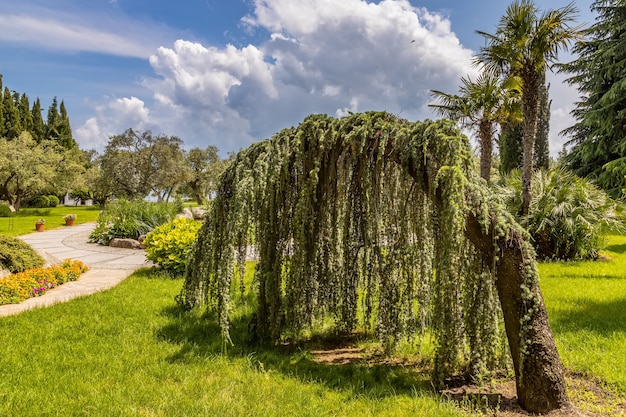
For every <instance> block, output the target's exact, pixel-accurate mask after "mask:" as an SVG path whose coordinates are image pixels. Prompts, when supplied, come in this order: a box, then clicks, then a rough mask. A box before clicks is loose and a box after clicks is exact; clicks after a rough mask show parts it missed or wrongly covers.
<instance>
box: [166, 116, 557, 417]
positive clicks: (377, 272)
mask: <svg viewBox="0 0 626 417" xmlns="http://www.w3.org/2000/svg"><path fill="white" fill-rule="evenodd" d="M472 166H473V165H472V154H471V149H470V147H469V142H468V140H467V138H466V137H465V136H463V135H462V134H461V133H460V132H459V130H458V129H457V128H455V127H454V125H453V124H452V122H450V121H437V122H430V121H428V122H424V123H420V122H414V123H413V122H407V121H404V120H400V119H397V118H396V117H395V116H393V115H390V114H387V113H365V114H354V115H351V116H349V117H346V118H343V119H334V118H331V117H328V116H325V115H314V116H309V117H308V118H307V119H305V120H304V121H303V122H302V123H301V124H300V125H299V126H298V127H296V128H291V129H286V130H283V131H281V132H279V133H278V134H276V135H275V136H274V137H273V138H271V139H268V140H266V141H262V142H259V143H256V144H254V145H252V146H251V147H250V148H248V149H247V150H244V151H241V152H240V153H239V154H238V155H237V156H236V158H235V160H234V161H233V163H232V164H231V165H230V166H229V167H228V168H227V169H226V171H225V172H224V173H223V174H222V176H221V181H220V184H219V187H218V193H217V196H216V198H215V199H214V201H213V204H212V208H211V212H210V214H209V217H208V218H207V220H206V221H205V223H204V225H203V227H202V229H201V230H200V233H199V236H198V240H197V241H196V242H195V243H194V246H193V248H192V250H191V253H190V258H189V260H188V265H187V270H186V273H185V283H184V284H183V288H182V290H181V293H180V294H179V296H178V301H179V302H180V303H181V304H182V305H183V306H185V307H187V308H193V307H194V306H196V305H199V304H204V303H206V304H208V307H209V308H210V309H212V310H214V311H215V312H216V314H217V317H218V320H219V323H220V325H221V328H222V334H223V337H224V341H225V343H226V342H228V341H229V313H228V312H229V303H230V300H231V288H234V286H235V285H236V282H237V280H240V284H239V285H240V287H241V288H242V291H243V278H242V271H243V269H242V268H243V263H244V261H245V254H246V248H247V247H248V245H251V244H254V245H256V249H257V251H258V255H259V262H258V264H257V265H256V270H255V284H256V285H257V287H256V288H257V290H258V294H257V297H258V310H257V313H256V314H257V320H258V321H257V329H256V330H257V332H258V334H259V336H260V337H262V338H264V339H265V340H267V341H273V342H278V341H279V340H280V339H281V337H282V336H284V335H287V334H295V332H297V331H298V330H300V329H304V328H306V327H308V326H313V324H314V323H315V322H317V321H318V320H319V319H322V318H329V317H332V318H334V319H335V320H336V326H337V327H338V330H343V331H345V332H349V331H352V330H354V329H355V328H356V327H357V326H363V327H366V328H367V327H368V326H373V327H375V330H376V332H377V334H378V335H379V337H380V338H381V339H382V340H383V342H385V343H389V342H393V340H397V338H399V337H402V336H403V335H408V334H409V333H411V332H414V331H416V330H418V329H419V328H420V327H421V328H426V327H428V328H429V329H431V330H432V332H433V334H434V337H435V339H436V345H437V350H436V355H435V370H434V378H435V381H436V382H437V383H441V382H442V381H443V378H444V377H445V376H446V375H449V374H451V373H453V372H455V371H458V370H459V366H460V365H462V364H461V363H460V359H459V358H461V356H462V355H463V354H465V353H467V357H466V359H467V362H468V365H469V371H470V372H475V373H476V372H481V371H484V370H486V369H491V368H493V367H494V366H496V365H497V363H496V362H497V353H498V352H497V351H498V345H499V344H500V343H501V342H502V340H501V339H499V335H500V332H499V331H498V324H499V320H500V319H501V317H502V318H503V319H504V323H505V328H506V335H507V339H508V344H509V349H510V353H511V357H512V362H513V367H514V370H515V374H516V384H517V392H518V398H519V402H520V404H521V405H522V406H523V407H524V408H525V409H527V410H530V411H533V412H544V411H549V410H552V409H555V408H560V407H563V406H565V405H566V404H567V403H568V399H567V394H566V391H565V384H564V379H563V368H562V364H561V361H560V358H559V356H558V353H557V350H556V345H555V343H554V340H553V337H552V332H551V330H550V327H549V325H548V320H547V313H546V310H545V307H544V303H543V298H542V295H541V292H540V289H539V284H538V275H537V269H536V264H535V257H534V256H535V253H534V251H533V248H532V246H531V245H530V244H529V243H528V240H529V237H528V235H527V233H526V232H525V231H524V230H523V229H522V228H521V227H520V226H519V225H518V224H517V223H515V221H514V220H513V219H512V217H511V215H510V214H508V212H507V211H506V210H505V209H504V208H503V207H501V205H500V204H498V203H497V202H496V199H495V197H494V196H493V194H492V193H491V192H490V191H489V189H488V188H487V187H486V185H484V183H483V182H482V181H479V180H478V177H477V174H475V173H474V172H473V169H472ZM253 239H254V240H253ZM231 285H232V286H233V287H231ZM498 299H499V300H500V303H499V305H498V302H497V300H498ZM359 311H362V316H363V319H362V321H360V322H359V319H358V318H359V317H360V316H361V315H360V314H357V313H358V312H359ZM370 323H375V324H371V325H370ZM500 346H501V345H500Z"/></svg>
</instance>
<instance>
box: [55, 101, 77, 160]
mask: <svg viewBox="0 0 626 417" xmlns="http://www.w3.org/2000/svg"><path fill="white" fill-rule="evenodd" d="M60 111H61V114H60V118H59V128H58V131H59V138H58V139H57V140H58V142H59V144H60V145H61V146H63V147H64V148H66V149H72V148H75V147H76V146H77V144H76V141H75V140H74V138H73V137H72V127H71V125H70V118H69V117H68V116H67V110H66V109H65V103H64V102H63V100H61V106H60Z"/></svg>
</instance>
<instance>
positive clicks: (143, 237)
mask: <svg viewBox="0 0 626 417" xmlns="http://www.w3.org/2000/svg"><path fill="white" fill-rule="evenodd" d="M146 237H147V235H140V236H139V237H138V238H137V241H138V242H139V243H141V244H143V241H144V240H146Z"/></svg>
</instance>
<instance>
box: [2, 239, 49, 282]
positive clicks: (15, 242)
mask: <svg viewBox="0 0 626 417" xmlns="http://www.w3.org/2000/svg"><path fill="white" fill-rule="evenodd" d="M43 263H44V260H43V258H42V257H41V256H39V254H38V253H37V252H36V251H35V250H34V249H33V248H31V247H30V245H28V244H27V243H26V242H24V241H22V240H20V239H18V238H15V237H10V236H4V235H0V265H2V268H3V269H6V270H8V271H10V272H13V273H16V272H22V271H24V270H26V269H30V268H36V267H39V266H41V265H43Z"/></svg>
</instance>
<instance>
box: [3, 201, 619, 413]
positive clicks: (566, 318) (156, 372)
mask: <svg viewBox="0 0 626 417" xmlns="http://www.w3.org/2000/svg"><path fill="white" fill-rule="evenodd" d="M59 209H61V210H62V209H63V208H59ZM59 209H56V210H59ZM73 211H74V212H76V213H77V214H78V216H79V219H80V218H82V219H83V220H85V218H86V217H88V215H85V214H84V213H83V212H81V211H80V210H73ZM93 213H97V211H96V210H93ZM63 215H64V213H63V212H62V211H61V212H56V213H50V216H52V217H55V216H57V217H61V218H62V216H63ZM35 217H37V216H35ZM94 218H95V217H94ZM2 220H3V219H0V222H1V221H2ZM59 223H60V222H59ZM0 224H1V223H0ZM59 226H60V225H59ZM33 227H34V226H33ZM0 232H2V230H1V229H0ZM29 232H30V230H29ZM609 239H610V240H609V246H608V248H607V250H606V251H605V252H604V255H606V257H607V258H608V259H607V260H604V261H599V262H575V263H544V264H541V265H540V266H539V270H540V275H541V285H542V290H543V293H544V298H545V301H546V304H547V307H548V312H549V317H550V322H551V325H552V328H553V330H554V334H555V337H556V340H557V344H558V348H559V352H560V354H561V357H562V359H563V362H564V364H565V366H566V367H567V368H568V370H569V371H572V372H575V373H576V374H583V375H586V376H587V377H588V378H591V379H593V380H595V381H598V382H600V384H602V385H605V386H606V387H608V389H609V390H610V391H612V392H613V393H615V394H616V396H617V400H615V399H613V400H611V401H612V402H610V403H609V404H607V403H604V404H600V405H599V406H598V405H597V404H594V402H595V401H596V399H589V401H588V405H589V406H588V407H586V409H587V410H588V411H596V412H599V414H600V415H614V414H616V411H615V410H618V411H619V410H623V406H621V405H619V404H620V402H623V400H620V398H622V399H623V398H624V397H626V355H625V354H624V352H626V236H610V237H609ZM181 285H182V281H181V280H171V279H168V278H164V277H159V276H155V275H151V273H149V272H148V270H141V271H138V272H137V273H135V274H134V275H133V276H131V277H130V278H129V279H127V280H126V281H124V282H123V283H122V284H120V285H119V286H117V287H115V288H113V289H111V290H109V291H106V292H103V293H99V294H96V295H93V296H89V297H85V298H81V299H76V300H73V301H70V302H67V303H63V304H59V305H56V306H53V307H50V308H46V309H41V310H34V311H29V312H26V313H22V314H20V315H18V316H14V317H4V318H0V416H5V415H6V416H33V415H59V416H79V415H81V416H82V415H88V416H179V415H180V416H197V415H215V416H248V415H251V416H284V415H297V416H359V417H361V416H408V415H419V416H461V415H466V414H468V412H466V411H463V410H461V409H460V408H458V407H457V406H455V405H453V404H451V403H449V402H447V401H444V400H442V398H441V397H440V396H439V395H437V394H436V393H434V392H433V390H432V389H431V387H430V383H429V377H428V374H427V373H419V372H415V371H414V370H413V369H412V368H411V367H406V368H405V367H402V366H391V365H381V366H366V365H360V364H348V365H327V364H321V363H318V362H316V361H314V360H312V355H311V353H310V351H309V349H308V347H300V348H297V347H296V348H289V349H288V348H275V349H262V348H252V347H249V345H247V344H245V343H244V342H243V340H242V339H243V338H244V337H245V336H244V333H245V330H246V323H245V321H243V320H244V319H242V320H238V319H235V323H233V324H234V326H233V327H234V330H233V334H232V336H233V339H234V341H235V346H234V347H231V348H229V349H228V350H227V351H226V353H225V354H222V353H223V351H222V343H221V338H220V335H219V332H220V331H219V328H218V327H217V325H216V324H215V323H214V322H212V321H208V320H206V319H205V318H203V317H202V316H201V313H200V312H198V313H195V314H188V313H183V312H181V311H180V310H179V309H178V307H177V306H176V304H175V302H174V300H173V298H174V296H175V295H176V294H177V293H178V291H179V290H180V288H181ZM241 315H242V317H248V315H247V313H246V312H243V311H242V312H241ZM571 394H572V397H573V398H574V399H576V400H577V404H578V405H579V406H580V405H581V401H582V403H583V406H585V405H587V403H586V400H587V397H585V395H587V394H586V392H585V389H584V388H583V389H581V388H576V389H574V390H573V391H572V392H571ZM594 406H597V408H595V409H594V408H593V407H594Z"/></svg>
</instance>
